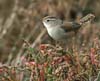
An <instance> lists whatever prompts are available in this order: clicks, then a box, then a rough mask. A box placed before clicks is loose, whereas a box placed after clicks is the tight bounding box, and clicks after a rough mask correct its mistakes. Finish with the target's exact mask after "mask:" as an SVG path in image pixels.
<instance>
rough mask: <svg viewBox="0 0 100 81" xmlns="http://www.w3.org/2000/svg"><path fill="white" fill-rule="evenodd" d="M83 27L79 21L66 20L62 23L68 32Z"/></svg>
mask: <svg viewBox="0 0 100 81" xmlns="http://www.w3.org/2000/svg"><path fill="white" fill-rule="evenodd" d="M80 27H81V25H80V24H78V23H77V22H64V23H63V24H62V28H63V29H64V30H65V31H66V32H70V31H76V30H78V29H79V28H80Z"/></svg>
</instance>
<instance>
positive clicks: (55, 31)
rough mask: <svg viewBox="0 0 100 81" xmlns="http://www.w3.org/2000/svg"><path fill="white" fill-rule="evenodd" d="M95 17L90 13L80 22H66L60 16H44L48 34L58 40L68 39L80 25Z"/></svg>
mask: <svg viewBox="0 0 100 81" xmlns="http://www.w3.org/2000/svg"><path fill="white" fill-rule="evenodd" d="M94 18H95V16H94V15H93V14H88V15H86V16H85V17H83V18H82V19H80V21H79V22H64V21H62V20H61V19H59V18H56V17H52V16H47V17H44V18H43V24H44V26H45V28H46V29H47V32H48V34H49V35H50V36H51V37H52V38H53V39H54V40H56V41H66V39H68V38H69V37H72V36H74V35H75V33H77V31H78V30H79V28H80V27H82V26H83V24H85V23H86V22H88V21H92V20H93V19H94Z"/></svg>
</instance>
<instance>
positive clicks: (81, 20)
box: [79, 14, 95, 25]
mask: <svg viewBox="0 0 100 81" xmlns="http://www.w3.org/2000/svg"><path fill="white" fill-rule="evenodd" d="M94 18H95V16H94V15H93V14H88V15H86V16H85V17H83V18H82V19H80V20H79V24H80V25H83V24H84V23H86V22H88V21H92V20H93V19H94Z"/></svg>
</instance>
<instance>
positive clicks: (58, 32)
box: [47, 27, 66, 41]
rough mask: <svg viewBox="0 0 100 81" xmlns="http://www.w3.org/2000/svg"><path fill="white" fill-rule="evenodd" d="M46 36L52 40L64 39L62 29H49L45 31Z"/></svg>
mask: <svg viewBox="0 0 100 81" xmlns="http://www.w3.org/2000/svg"><path fill="white" fill-rule="evenodd" d="M47 31H48V34H49V35H50V36H51V37H52V38H53V39H54V40H57V41H59V40H63V39H64V38H66V35H65V31H64V30H63V29H62V28H59V27H54V28H53V27H52V28H50V29H47Z"/></svg>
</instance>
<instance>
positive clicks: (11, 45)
mask: <svg viewBox="0 0 100 81" xmlns="http://www.w3.org/2000/svg"><path fill="white" fill-rule="evenodd" d="M89 13H93V14H94V15H95V16H96V18H95V20H94V22H92V24H89V25H86V27H82V28H81V29H80V31H79V32H78V33H79V34H78V36H77V38H76V40H77V41H78V44H77V46H78V47H79V48H80V47H82V46H86V49H88V48H89V47H92V46H93V43H94V41H98V42H99V43H98V44H97V45H98V47H99V46H100V0H0V62H3V63H5V62H8V63H9V62H11V61H12V60H13V59H14V58H17V57H19V56H21V55H23V54H24V53H25V49H24V48H25V45H24V44H25V41H27V42H28V43H30V44H31V46H32V47H33V48H38V46H39V45H40V44H48V43H49V44H50V43H52V42H51V41H50V37H49V36H48V34H47V32H46V30H45V28H44V26H43V24H42V18H43V17H45V16H47V15H53V16H58V17H60V18H61V19H65V20H68V21H74V20H78V19H80V18H81V17H83V16H85V15H87V14H89ZM67 45H68V46H70V45H71V43H68V44H67Z"/></svg>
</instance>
